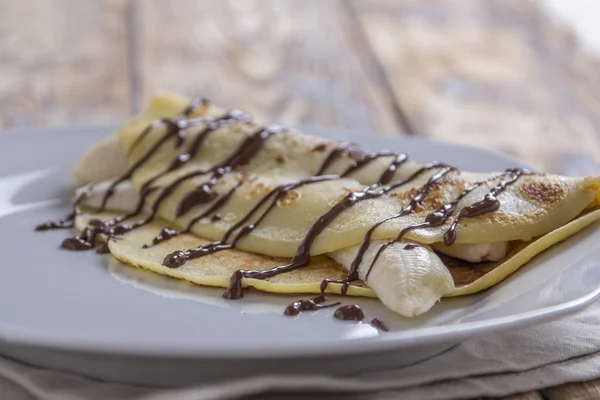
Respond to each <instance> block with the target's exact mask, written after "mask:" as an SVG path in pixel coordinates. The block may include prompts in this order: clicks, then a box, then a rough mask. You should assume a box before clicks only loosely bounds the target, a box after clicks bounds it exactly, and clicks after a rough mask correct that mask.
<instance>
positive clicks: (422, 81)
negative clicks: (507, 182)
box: [353, 0, 600, 171]
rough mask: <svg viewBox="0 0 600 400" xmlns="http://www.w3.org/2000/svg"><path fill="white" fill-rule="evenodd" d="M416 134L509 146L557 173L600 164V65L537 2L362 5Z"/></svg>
mask: <svg viewBox="0 0 600 400" xmlns="http://www.w3.org/2000/svg"><path fill="white" fill-rule="evenodd" d="M353 5H354V9H355V13H356V15H357V18H358V19H359V20H360V21H361V22H362V26H363V28H364V30H365V32H366V35H367V37H368V39H369V41H370V44H371V45H372V47H373V49H374V52H375V54H376V55H377V57H379V59H380V62H381V63H382V65H383V68H384V70H385V72H386V76H387V79H388V80H389V82H390V84H391V86H392V88H393V92H394V95H395V99H396V101H397V103H398V105H399V107H400V108H402V109H403V110H404V111H405V113H406V115H407V116H408V119H409V121H410V124H411V125H412V126H413V128H414V130H416V131H417V132H419V133H421V134H423V135H425V136H427V137H430V138H435V139H442V140H451V141H454V142H458V143H467V144H474V145H477V146H483V147H486V148H490V149H496V150H503V151H506V152H508V153H510V154H513V155H516V156H518V157H520V158H522V159H524V160H526V161H529V162H530V163H533V164H534V165H536V166H538V167H541V168H544V169H547V170H552V171H556V170H557V169H558V168H559V167H558V166H559V164H560V160H561V159H562V158H563V157H568V156H572V155H576V156H579V155H581V154H582V153H583V154H587V155H589V156H590V157H592V158H594V159H595V160H596V161H600V152H598V151H597V149H599V148H600V135H599V134H598V132H599V131H600V99H599V96H598V95H599V92H600V85H599V80H598V72H597V68H595V67H596V66H597V62H596V61H594V60H591V59H590V58H589V57H587V56H585V55H583V54H581V53H580V52H579V50H578V48H577V46H576V45H575V43H574V41H573V38H572V36H571V35H570V34H569V33H568V32H566V31H565V30H564V29H561V28H559V27H557V26H556V24H554V23H552V22H551V21H549V20H548V19H547V18H544V16H543V15H542V14H541V12H540V10H539V9H538V7H537V6H536V5H535V4H534V3H533V2H527V1H521V0H514V1H496V0H494V1H477V0H468V1H464V0H450V1H441V0H439V1H436V0H425V1H422V0H401V1H391V0H375V1H369V2H363V1H354V2H353Z"/></svg>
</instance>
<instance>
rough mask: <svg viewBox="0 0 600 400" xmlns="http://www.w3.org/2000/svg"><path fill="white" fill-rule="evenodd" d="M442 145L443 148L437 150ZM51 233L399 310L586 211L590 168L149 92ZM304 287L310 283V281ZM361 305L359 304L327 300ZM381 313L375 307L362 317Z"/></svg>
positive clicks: (591, 214) (546, 243) (143, 262)
mask: <svg viewBox="0 0 600 400" xmlns="http://www.w3.org/2000/svg"><path fill="white" fill-rule="evenodd" d="M442 161H443V160H442ZM74 177H75V179H76V180H77V181H78V183H79V184H80V188H79V189H78V190H77V192H76V195H75V197H74V212H73V214H71V215H69V216H68V217H66V218H64V219H62V220H58V221H52V222H49V223H46V224H42V225H40V226H38V229H40V230H43V229H50V228H56V227H70V226H73V225H74V227H75V228H76V229H77V230H78V232H79V233H78V234H77V236H74V237H71V238H67V239H65V241H64V242H63V243H62V247H63V248H65V249H70V250H86V249H96V250H97V251H98V252H110V254H111V255H112V256H113V257H115V258H116V259H118V260H119V261H121V262H123V263H126V264H129V265H131V266H134V267H139V268H145V269H147V270H150V271H153V272H156V273H159V274H163V275H168V276H171V277H174V278H178V279H185V280H188V281H190V282H193V283H196V284H199V285H208V286H218V287H223V288H225V292H224V294H223V296H224V297H225V298H228V299H236V298H240V297H242V296H243V291H244V289H245V288H248V287H252V288H254V289H257V290H261V291H266V292H273V293H288V294H298V297H301V296H300V295H301V294H304V295H305V297H306V298H305V299H302V300H298V301H295V302H293V303H292V304H290V306H289V307H287V308H286V309H285V313H286V314H287V315H296V314H298V313H299V312H301V311H303V310H316V309H319V308H324V307H330V306H337V305H338V303H335V302H334V300H335V299H330V298H328V297H329V296H326V294H327V293H336V294H343V295H348V296H366V297H377V298H379V299H380V300H381V302H382V303H383V304H384V305H386V306H387V307H388V308H390V309H391V310H393V311H395V312H396V313H398V314H400V315H402V316H405V317H413V316H417V315H419V314H422V313H424V312H427V311H428V310H429V309H431V307H433V306H434V305H435V303H436V302H438V301H440V299H441V298H442V297H449V296H459V295H467V294H471V293H476V292H479V291H481V290H484V289H486V288H489V287H491V286H493V285H496V284H497V283H499V282H501V281H502V280H503V279H505V278H506V277H508V276H509V275H510V274H512V273H513V272H515V271H516V270H517V269H518V268H519V267H521V266H522V265H524V264H526V263H527V262H528V261H529V260H530V259H531V258H533V257H534V256H535V255H537V254H539V253H540V252H542V251H544V250H545V249H547V248H548V247H550V246H552V245H553V244H555V243H557V242H559V241H562V240H564V239H565V238H567V237H569V236H571V235H573V234H574V233H576V232H577V231H579V230H581V229H583V228H584V227H585V226H587V225H589V224H591V223H593V222H594V221H596V220H598V218H600V210H599V208H600V192H599V190H600V177H563V176H556V175H548V174H543V173H536V172H531V171H528V170H525V169H521V168H514V169H508V170H506V171H500V172H493V173H471V172H467V171H461V170H459V169H458V168H455V167H453V166H451V165H447V164H445V163H444V162H429V163H422V162H420V161H418V160H413V159H411V158H410V156H409V155H407V154H404V153H399V152H394V151H390V150H379V151H372V150H368V149H365V148H364V147H361V146H359V145H357V144H353V143H340V142H334V141H331V140H327V139H324V138H319V137H314V136H309V135H305V134H302V133H300V132H297V131H295V130H292V129H289V128H286V127H283V126H279V125H262V124H261V123H259V122H257V121H256V120H255V119H254V118H253V117H252V116H250V115H248V114H246V113H244V112H243V111H239V110H224V109H221V108H219V107H217V106H215V105H213V104H212V103H211V102H210V101H208V100H206V99H195V100H190V99H186V98H182V97H179V96H176V95H173V94H159V95H156V96H155V97H154V98H152V99H151V101H150V103H149V105H148V107H147V108H146V109H145V110H144V111H143V112H142V113H140V114H139V115H137V116H136V117H135V118H133V119H132V120H131V121H130V122H129V123H127V124H126V125H125V126H123V127H122V128H121V129H120V130H119V131H118V132H116V133H115V134H113V135H111V136H109V137H107V138H106V139H105V140H103V141H102V142H101V143H99V144H98V145H96V146H95V147H93V148H92V149H90V150H89V151H88V152H87V153H86V154H85V155H83V157H82V159H81V160H79V162H78V163H77V165H76V166H75V169H74ZM308 294H315V295H316V297H315V296H312V297H311V296H309V295H308ZM334 315H335V316H336V317H338V318H341V319H353V320H360V319H362V318H364V315H363V313H362V311H361V310H360V308H359V307H358V306H353V305H346V306H341V307H339V308H338V309H337V310H336V311H335V314H334ZM375 323H376V324H378V325H379V326H380V327H382V328H383V325H381V324H380V323H379V322H378V321H375Z"/></svg>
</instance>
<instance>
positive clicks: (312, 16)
mask: <svg viewBox="0 0 600 400" xmlns="http://www.w3.org/2000/svg"><path fill="white" fill-rule="evenodd" d="M135 4H136V9H137V15H138V18H137V21H136V22H137V26H138V29H137V30H136V35H135V37H136V43H137V44H138V48H139V53H138V55H137V59H138V60H139V63H138V64H137V65H136V71H137V72H138V76H139V81H138V82H137V83H136V85H138V86H139V96H138V105H139V103H140V102H143V101H144V100H145V99H147V98H148V96H150V95H151V93H153V92H154V91H156V90H170V91H176V92H180V93H184V94H186V95H189V96H197V95H203V96H205V97H209V98H211V99H213V101H215V102H218V103H219V104H222V105H224V106H226V107H236V108H240V109H244V110H247V111H249V112H252V113H255V114H257V115H258V116H260V117H261V119H263V120H266V121H277V122H282V123H286V124H303V125H320V126H325V127H347V128H356V129H374V130H377V131H385V132H396V133H397V132H399V131H401V130H402V125H401V122H400V121H399V119H398V115H397V113H396V110H395V108H394V107H395V106H394V103H393V102H392V101H391V97H390V94H389V92H387V90H388V89H387V86H385V85H384V82H382V81H381V79H380V76H378V71H377V68H376V66H374V65H373V62H372V59H371V57H370V51H369V49H368V48H366V47H365V46H366V45H367V43H366V41H365V40H364V38H363V37H361V36H360V35H361V32H360V31H357V30H356V29H354V26H353V25H352V24H353V20H351V19H350V18H349V15H348V13H347V10H346V3H345V2H343V1H341V0H336V1H319V0H308V1H301V2H297V1H288V0H264V1H250V0H243V1H240V0H238V1H235V0H231V1H182V0H174V1H169V2H157V1H154V2H149V1H138V2H137V3H135Z"/></svg>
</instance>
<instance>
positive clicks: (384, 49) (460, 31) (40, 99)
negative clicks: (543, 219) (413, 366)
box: [0, 0, 600, 399]
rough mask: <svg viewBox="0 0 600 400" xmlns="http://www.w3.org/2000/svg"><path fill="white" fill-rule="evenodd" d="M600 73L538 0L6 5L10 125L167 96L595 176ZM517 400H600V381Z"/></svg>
mask: <svg viewBox="0 0 600 400" xmlns="http://www.w3.org/2000/svg"><path fill="white" fill-rule="evenodd" d="M598 66H599V63H598V61H597V60H595V59H593V58H591V57H589V56H587V55H585V54H583V52H582V51H581V50H580V49H579V48H578V46H577V45H576V43H575V41H574V38H573V35H572V34H571V33H570V32H569V31H568V30H566V29H564V28H561V27H558V26H557V25H556V24H555V23H553V22H551V21H550V20H549V19H548V18H546V17H545V15H544V14H543V13H542V12H541V11H540V9H539V8H538V6H537V4H536V3H534V2H532V1H520V0H510V1H506V0H505V1H502V0H494V1H476V0H454V1H441V0H440V1H434V0H425V1H423V0H369V1H364V0H363V1H360V0H354V1H342V0H328V1H325V0H304V1H293V2H292V1H288V0H263V1H250V0H237V1H233V0H231V1H219V0H214V1H211V0H205V1H194V0H189V1H186V0H170V1H158V0H147V1H144V0H139V1H126V0H98V1H94V2H89V1H85V2H84V1H80V0H52V1H50V0H48V1H36V0H20V1H14V0H0V127H2V128H10V127H16V126H33V125H42V126H52V125H65V124H114V123H119V122H122V121H124V120H126V118H128V117H129V116H130V115H131V114H132V113H134V112H136V111H138V110H140V108H141V107H142V106H143V104H144V102H145V101H146V100H147V99H148V97H149V96H150V95H151V94H152V93H153V92H154V91H156V90H161V89H164V90H171V91H176V92H180V93H183V94H186V95H190V96H193V95H199V94H202V95H204V96H206V97H209V98H211V99H213V101H215V102H217V103H219V104H222V105H224V106H226V107H236V108H240V109H244V110H247V111H250V112H253V113H255V114H257V115H258V116H260V117H261V119H262V120H264V121H274V122H275V121H276V122H281V123H285V124H290V125H320V126H325V127H345V128H353V129H362V130H365V131H373V132H376V134H387V135H415V136H417V135H418V136H422V137H427V138H432V139H442V140H446V141H452V142H456V143H467V144H472V145H476V146H481V147H485V148H489V149H493V150H502V151H505V152H508V153H510V154H513V155H515V156H517V157H520V158H522V159H523V160H526V161H528V162H529V163H530V164H532V165H534V166H536V167H539V168H543V169H545V170H547V171H552V172H560V173H564V174H570V173H571V174H583V173H593V172H594V171H596V172H597V171H598V170H597V166H596V164H595V162H598V161H600V151H597V150H598V149H600V135H599V134H598V132H599V131H600V68H598ZM510 398H511V399H592V398H600V380H598V381H594V382H586V383H573V384H567V385H563V386H559V387H556V388H548V389H545V390H543V391H541V392H539V393H536V392H531V393H526V394H522V395H517V396H512V397H510Z"/></svg>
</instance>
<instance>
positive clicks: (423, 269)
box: [328, 240, 454, 317]
mask: <svg viewBox="0 0 600 400" xmlns="http://www.w3.org/2000/svg"><path fill="white" fill-rule="evenodd" d="M385 243H386V241H385V240H376V241H373V242H372V243H371V245H370V246H369V249H368V250H367V251H366V253H365V255H364V256H363V260H362V262H361V264H360V266H359V268H358V275H359V278H360V279H361V280H363V281H365V282H367V283H368V285H369V287H370V288H371V289H373V291H374V292H375V293H376V294H377V297H379V299H380V300H381V302H382V303H383V304H385V305H386V306H387V307H388V308H390V309H391V310H393V311H395V312H397V313H398V314H400V315H402V316H405V317H416V316H417V315H420V314H423V313H424V312H427V311H428V310H429V309H431V307H433V305H434V304H435V303H437V302H438V301H439V300H440V299H441V297H442V296H443V295H445V294H447V293H450V292H451V291H453V290H454V280H453V279H452V276H451V275H450V272H449V271H448V268H447V267H446V266H445V265H444V263H442V261H441V260H440V258H439V257H438V256H437V255H436V254H435V253H434V252H433V251H432V250H431V249H430V248H429V247H427V246H422V245H416V244H414V243H408V242H398V243H395V244H393V245H391V246H389V247H388V248H387V249H386V250H385V251H384V252H383V253H381V256H380V257H379V259H378V260H377V262H376V263H375V265H374V266H373V268H372V270H371V273H370V274H369V279H368V280H367V279H366V275H367V273H368V270H369V267H370V266H371V264H372V262H373V259H374V258H375V254H377V251H378V250H379V249H380V248H381V246H383V245H384V244H385ZM358 248H359V246H354V247H350V248H347V249H342V250H338V251H336V252H333V253H329V254H328V256H329V257H331V258H333V259H334V260H335V261H337V262H338V263H340V264H342V265H343V266H344V268H346V269H349V268H350V265H351V264H352V261H353V260H354V257H356V254H357V252H358Z"/></svg>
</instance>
